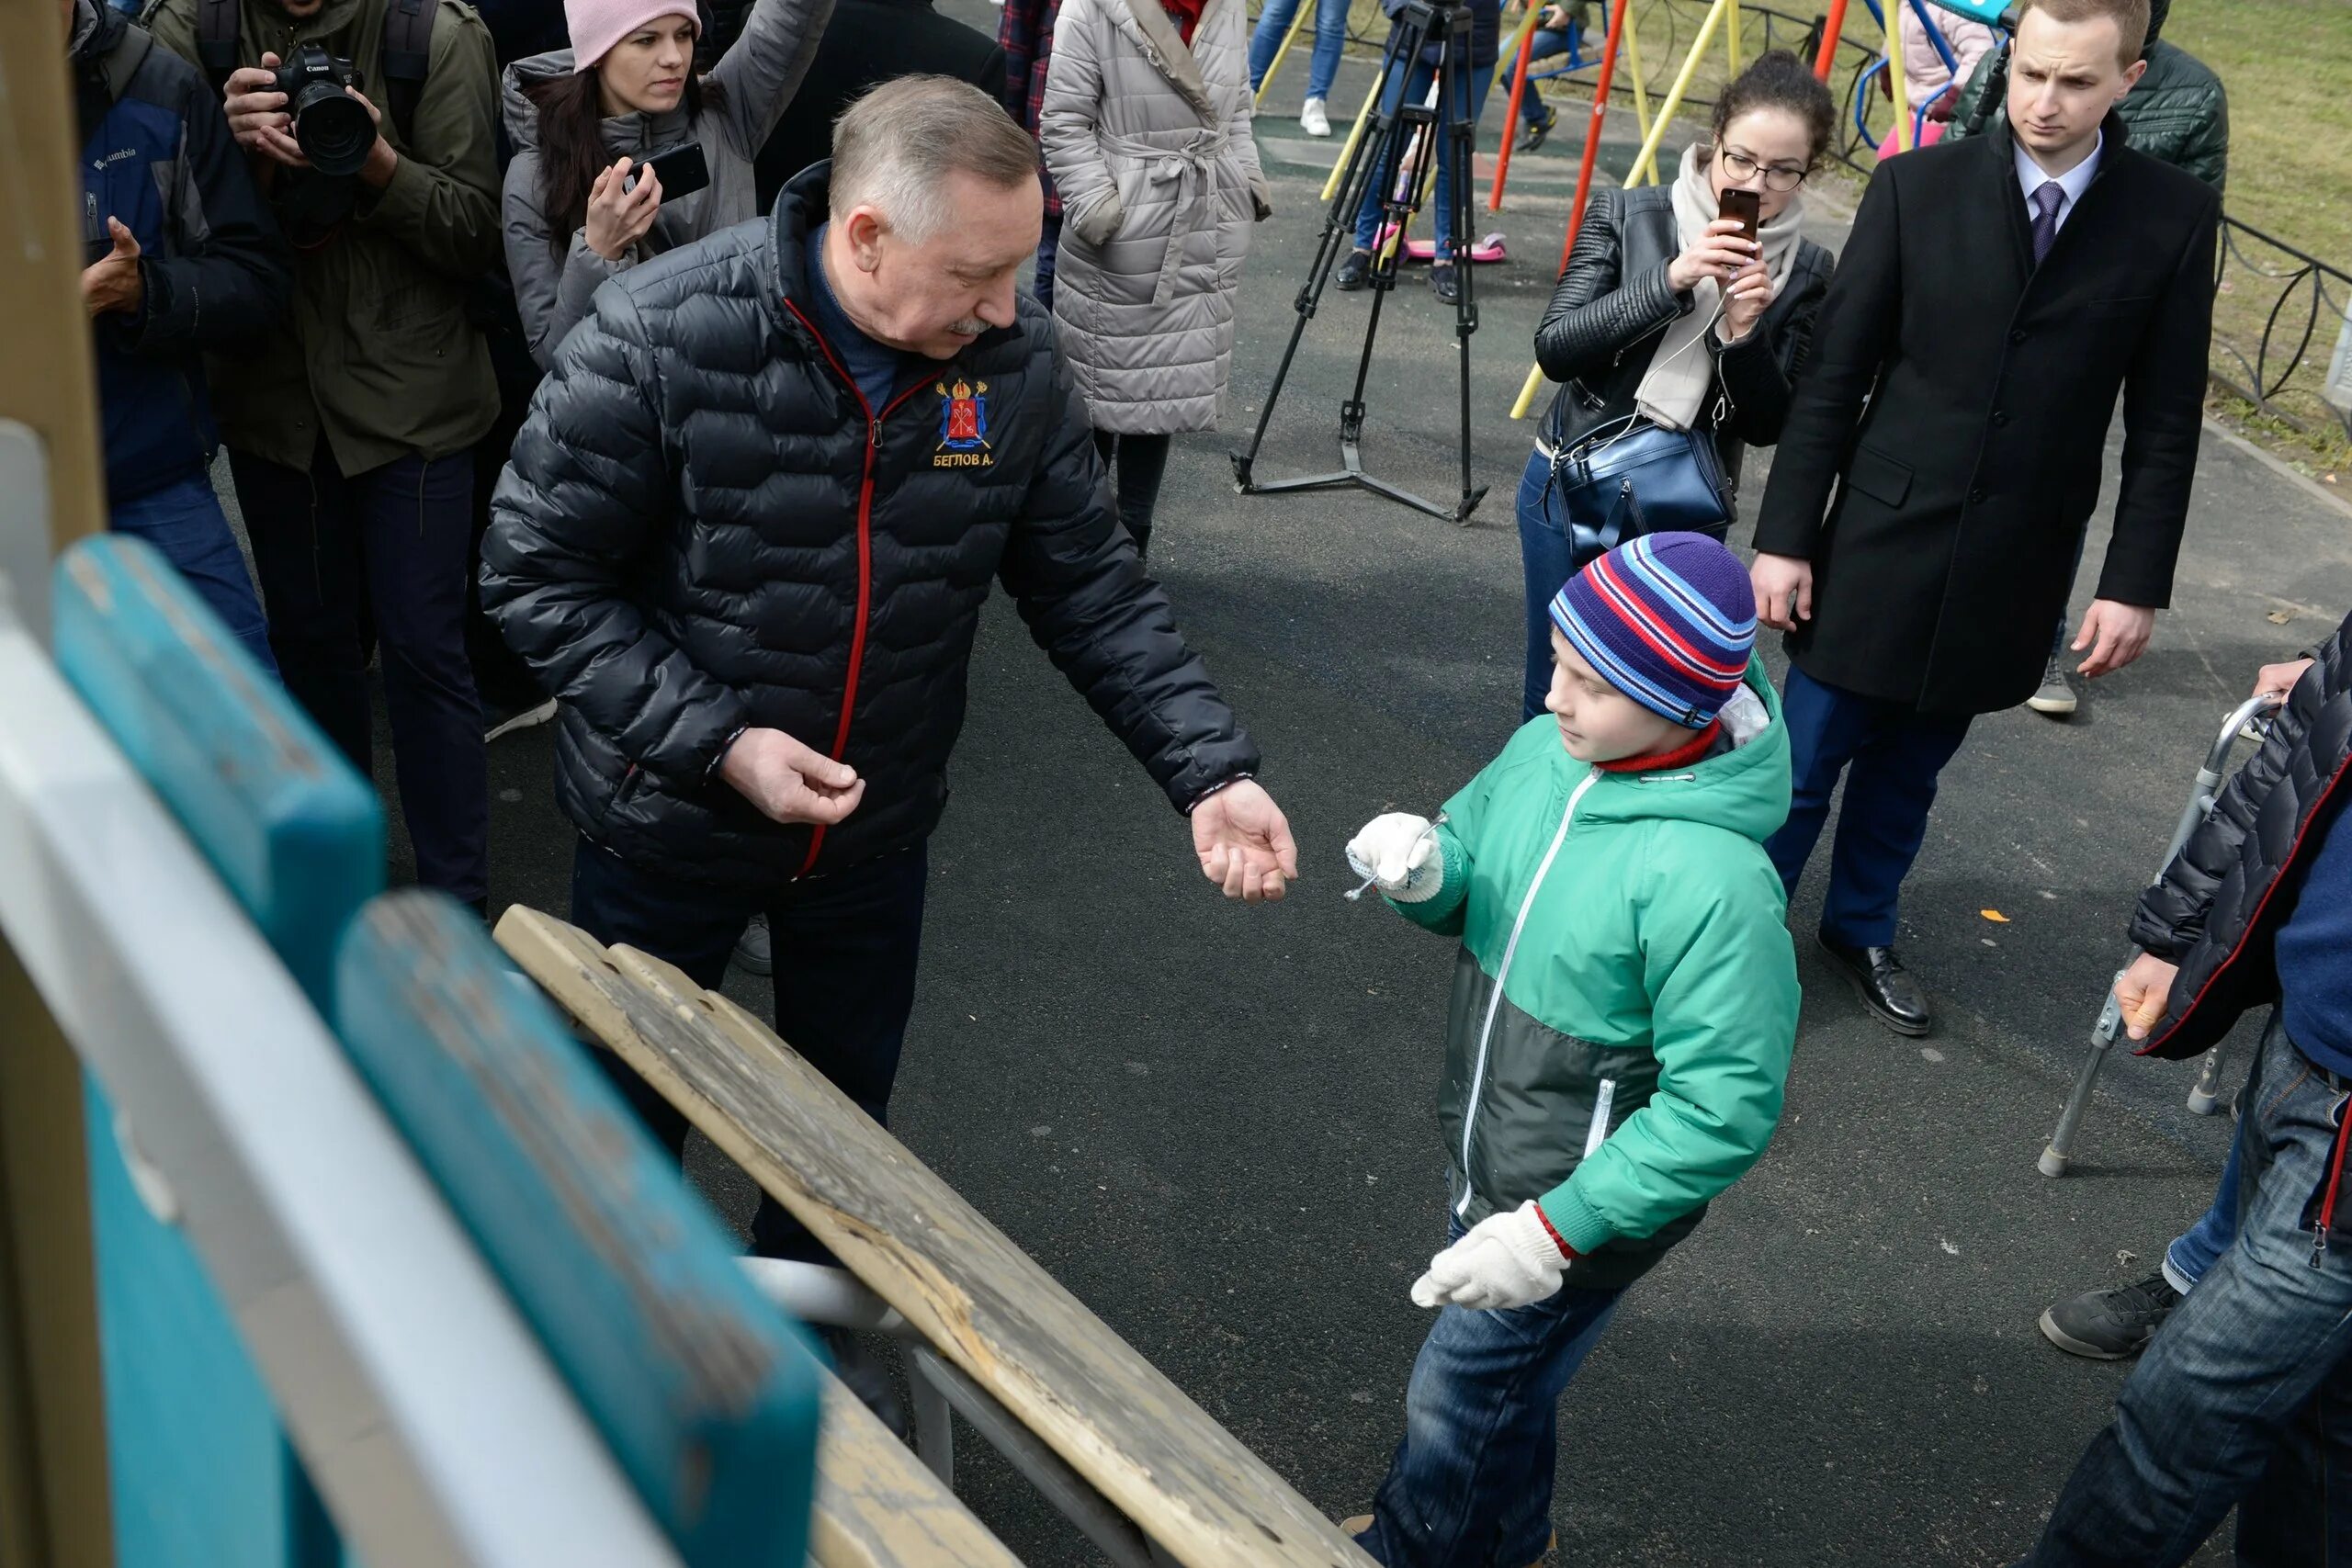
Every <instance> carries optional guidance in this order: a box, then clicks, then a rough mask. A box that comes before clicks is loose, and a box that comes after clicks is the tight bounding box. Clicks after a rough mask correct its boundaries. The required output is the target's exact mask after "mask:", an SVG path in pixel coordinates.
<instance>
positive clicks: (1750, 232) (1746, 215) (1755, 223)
mask: <svg viewBox="0 0 2352 1568" xmlns="http://www.w3.org/2000/svg"><path fill="white" fill-rule="evenodd" d="M669 188H670V176H669V175H662V189H663V190H665V191H666V190H668V189H669ZM1763 201H1764V198H1763V197H1760V196H1758V195H1757V194H1756V193H1755V192H1754V191H1752V190H1741V189H1739V188H1737V187H1736V186H1735V187H1734V188H1732V189H1730V190H1727V191H1725V192H1724V194H1723V196H1722V197H1720V198H1718V199H1717V201H1716V202H1715V209H1716V210H1717V211H1718V212H1720V213H1722V214H1723V216H1724V217H1725V218H1736V219H1738V220H1739V231H1740V234H1741V236H1742V237H1743V238H1745V239H1747V240H1750V241H1753V240H1754V239H1755V238H1756V236H1757V231H1758V228H1760V227H1761V226H1762V223H1763Z"/></svg>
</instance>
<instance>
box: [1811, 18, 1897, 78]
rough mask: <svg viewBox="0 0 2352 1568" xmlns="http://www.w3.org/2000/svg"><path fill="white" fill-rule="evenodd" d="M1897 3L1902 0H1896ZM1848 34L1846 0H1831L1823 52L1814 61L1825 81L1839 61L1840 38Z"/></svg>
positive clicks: (1823, 29)
mask: <svg viewBox="0 0 2352 1568" xmlns="http://www.w3.org/2000/svg"><path fill="white" fill-rule="evenodd" d="M1894 3H1895V4H1897V5H1900V4H1902V0H1894ZM1845 36H1846V0H1829V19H1828V21H1826V22H1825V23H1824V24H1822V28H1821V53H1820V54H1819V55H1818V56H1816V57H1815V60H1814V62H1813V73H1814V74H1815V75H1816V76H1818V77H1820V78H1821V79H1822V80H1823V81H1825V82H1826V81H1828V80H1829V73H1830V71H1831V70H1832V69H1833V68H1835V67H1836V65H1837V63H1838V39H1841V38H1843V37H1845Z"/></svg>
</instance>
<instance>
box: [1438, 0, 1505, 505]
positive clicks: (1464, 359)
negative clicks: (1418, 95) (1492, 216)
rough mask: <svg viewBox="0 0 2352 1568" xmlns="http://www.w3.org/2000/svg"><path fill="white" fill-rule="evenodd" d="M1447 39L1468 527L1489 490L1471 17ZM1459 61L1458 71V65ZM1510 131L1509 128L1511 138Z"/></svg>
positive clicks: (1449, 255)
mask: <svg viewBox="0 0 2352 1568" xmlns="http://www.w3.org/2000/svg"><path fill="white" fill-rule="evenodd" d="M1460 21H1461V23H1462V25H1460V26H1457V27H1456V28H1455V29H1454V31H1453V33H1452V34H1451V35H1449V37H1448V39H1447V43H1448V46H1449V47H1448V49H1447V51H1446V70H1447V74H1448V78H1449V81H1448V89H1447V91H1446V93H1445V95H1444V96H1445V98H1446V100H1447V101H1446V102H1443V103H1442V104H1441V105H1440V106H1439V111H1438V112H1439V115H1440V118H1442V121H1443V122H1444V126H1445V132H1446V148H1445V151H1446V156H1447V159H1448V160H1449V162H1448V165H1447V173H1448V175H1449V176H1450V177H1449V178H1448V180H1447V181H1446V185H1447V187H1448V188H1447V190H1446V201H1445V204H1444V207H1445V217H1446V221H1447V224H1448V226H1449V228H1450V230H1451V233H1450V234H1449V235H1448V237H1447V239H1446V240H1444V241H1442V242H1441V243H1440V245H1439V252H1440V254H1441V259H1445V260H1449V261H1450V262H1451V263H1452V265H1453V266H1454V268H1455V269H1456V270H1455V272H1454V274H1453V284H1454V296H1453V340H1454V344H1455V345H1456V349H1457V352H1458V354H1459V355H1460V359H1461V382H1462V403H1461V411H1460V412H1461V443H1460V445H1461V454H1462V500H1461V503H1460V505H1459V507H1458V508H1457V509H1456V510H1455V512H1454V514H1453V520H1454V521H1455V522H1456V523H1458V524H1460V525H1463V526H1464V527H1467V526H1469V524H1470V514H1471V513H1473V512H1475V511H1476V510H1477V506H1478V502H1479V501H1480V500H1482V499H1483V498H1484V497H1485V495H1486V493H1487V492H1486V489H1485V487H1484V486H1475V487H1474V484H1473V481H1472V479H1471V466H1470V456H1471V455H1470V334H1471V333H1475V332H1476V331H1477V330H1478V296H1477V284H1476V277H1477V271H1478V269H1477V266H1476V264H1475V263H1473V262H1472V261H1471V259H1470V250H1471V238H1470V169H1471V155H1472V153H1473V152H1474V151H1475V150H1476V143H1477V135H1478V120H1477V114H1476V108H1477V100H1476V97H1475V96H1473V95H1474V94H1475V93H1476V90H1477V84H1474V83H1473V82H1472V80H1471V72H1472V67H1471V65H1470V37H1469V31H1468V27H1467V22H1468V17H1467V16H1466V15H1464V16H1462V17H1460ZM1457 61H1458V62H1459V65H1458V67H1457V65H1456V63H1455V62H1457ZM1509 131H1510V128H1509V127H1506V128H1505V135H1506V137H1508V135H1509Z"/></svg>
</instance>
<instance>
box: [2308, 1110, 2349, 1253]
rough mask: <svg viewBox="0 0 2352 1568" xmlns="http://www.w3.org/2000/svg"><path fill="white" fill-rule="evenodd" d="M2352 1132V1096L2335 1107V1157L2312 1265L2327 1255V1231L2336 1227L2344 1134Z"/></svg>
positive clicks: (2314, 1232) (2315, 1233) (2316, 1227)
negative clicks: (2337, 1193) (2336, 1198)
mask: <svg viewBox="0 0 2352 1568" xmlns="http://www.w3.org/2000/svg"><path fill="white" fill-rule="evenodd" d="M2346 1132H2352V1096H2347V1097H2346V1099H2345V1100H2344V1101H2343V1103H2341V1104H2339V1105H2338V1106H2336V1108H2335V1163H2334V1164H2333V1166H2331V1168H2329V1171H2328V1176H2327V1197H2326V1199H2325V1200H2324V1201H2323V1202H2322V1203H2321V1204H2320V1208H2319V1224H2315V1225H2313V1226H2312V1268H2314V1269H2316V1268H2318V1267H2319V1265H2320V1259H2321V1258H2324V1257H2326V1256H2327V1233H2328V1232H2330V1231H2332V1230H2334V1229H2335V1193H2336V1190H2337V1189H2338V1188H2340V1187H2342V1186H2343V1185H2344V1134H2346Z"/></svg>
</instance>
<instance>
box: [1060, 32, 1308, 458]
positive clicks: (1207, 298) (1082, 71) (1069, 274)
mask: <svg viewBox="0 0 2352 1568" xmlns="http://www.w3.org/2000/svg"><path fill="white" fill-rule="evenodd" d="M1242 5H1243V0H1208V3H1207V6H1205V8H1204V10H1203V11H1202V14H1201V19H1200V22H1199V24H1198V26H1196V27H1195V28H1193V42H1192V45H1191V47H1189V48H1187V47H1186V46H1185V44H1184V42H1183V39H1182V36H1181V35H1180V34H1179V33H1178V32H1177V30H1176V24H1175V23H1173V22H1172V21H1170V20H1169V18H1168V14H1167V13H1166V12H1165V11H1164V10H1162V9H1161V8H1160V4H1159V0H1063V5H1062V8H1061V15H1060V17H1059V18H1058V19H1057V21H1056V23H1055V26H1054V52H1053V63H1052V65H1051V66H1050V67H1049V69H1048V72H1047V75H1046V100H1045V107H1044V108H1043V110H1042V111H1041V112H1040V113H1039V115H1038V121H1037V138H1038V141H1041V142H1042V143H1043V144H1044V146H1045V151H1046V167H1047V168H1048V169H1049V170H1051V171H1052V174H1053V176H1054V184H1055V186H1057V188H1058V189H1059V190H1060V192H1061V197H1062V236H1061V250H1060V254H1059V256H1058V257H1057V260H1056V262H1055V266H1054V318H1055V321H1056V322H1057V326H1058V329H1059V334H1060V338H1061V348H1062V353H1063V355H1065V356H1066V357H1067V358H1068V359H1069V364H1070V367H1071V368H1072V369H1073V370H1074V371H1075V372H1076V374H1077V377H1078V386H1079V390H1080V392H1081V393H1083V394H1084V396H1085V399H1086V406H1087V412H1088V417H1089V418H1091V420H1092V421H1093V423H1094V428H1095V429H1097V430H1107V431H1115V432H1117V433H1119V434H1127V435H1150V434H1172V433H1174V432H1177V431H1185V430H1211V429H1214V428H1216V422H1217V413H1218V411H1219V408H1220V406H1221V405H1222V403H1223V402H1224V400H1225V389H1226V383H1227V380H1228V378H1230V377H1231V374H1232V370H1233V338H1234V305H1235V300H1236V297H1237V295H1238V293H1239V290H1240V286H1241V259H1242V257H1243V256H1245V255H1246V254H1249V250H1250V223H1251V222H1252V221H1253V220H1256V219H1260V218H1263V217H1265V216H1266V215H1267V214H1268V213H1270V212H1272V210H1273V208H1272V201H1271V199H1270V197H1269V196H1268V193H1267V188H1266V176H1265V175H1263V174H1262V173H1261V172H1260V170H1259V167H1258V145H1257V143H1256V142H1255V141H1252V140H1251V139H1250V72H1249V66H1248V62H1247V60H1246V58H1245V56H1244V50H1245V47H1246V42H1245V38H1244V34H1243V17H1242Z"/></svg>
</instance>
